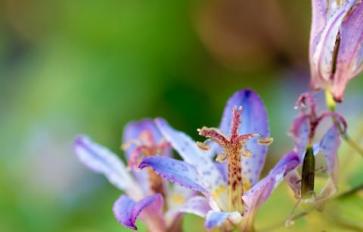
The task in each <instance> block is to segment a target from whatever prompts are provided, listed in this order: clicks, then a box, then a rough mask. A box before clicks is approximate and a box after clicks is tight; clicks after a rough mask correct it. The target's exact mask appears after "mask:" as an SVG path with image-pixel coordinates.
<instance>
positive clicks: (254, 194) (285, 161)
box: [243, 151, 300, 214]
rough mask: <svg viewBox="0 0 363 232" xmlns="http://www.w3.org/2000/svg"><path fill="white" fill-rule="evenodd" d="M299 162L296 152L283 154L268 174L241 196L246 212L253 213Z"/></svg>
mask: <svg viewBox="0 0 363 232" xmlns="http://www.w3.org/2000/svg"><path fill="white" fill-rule="evenodd" d="M299 163H300V159H299V155H298V154H297V153H296V152H293V151H291V152H289V153H287V154H286V155H284V156H283V157H282V158H281V159H280V161H279V162H278V163H277V164H276V165H275V167H274V168H273V169H272V170H271V171H270V172H269V174H268V175H267V176H266V177H265V178H263V179H262V180H260V181H259V182H258V183H257V184H256V185H255V186H253V187H252V188H251V189H250V190H249V191H247V192H246V194H245V195H244V196H243V200H244V202H245V203H246V205H247V211H248V213H252V214H254V213H255V211H256V210H257V208H259V207H260V206H261V205H262V204H263V203H264V202H265V201H266V200H267V199H268V197H269V196H270V194H271V192H272V190H273V189H274V188H276V187H277V185H278V184H279V183H280V182H281V181H282V180H283V178H284V177H285V176H286V175H287V174H288V173H289V172H291V171H292V170H294V169H295V168H296V167H297V166H298V165H299Z"/></svg>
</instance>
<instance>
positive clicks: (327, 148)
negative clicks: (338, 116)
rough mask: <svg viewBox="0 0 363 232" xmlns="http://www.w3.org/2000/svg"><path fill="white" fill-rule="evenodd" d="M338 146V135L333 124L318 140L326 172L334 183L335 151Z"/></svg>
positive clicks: (336, 166)
mask: <svg viewBox="0 0 363 232" xmlns="http://www.w3.org/2000/svg"><path fill="white" fill-rule="evenodd" d="M339 146H340V135H339V131H338V129H337V128H336V127H335V126H333V127H331V128H330V129H329V130H328V131H327V132H326V133H325V135H324V137H323V138H322V139H321V141H320V152H321V153H322V154H323V155H324V157H325V160H326V163H327V168H328V173H329V175H330V176H331V177H332V179H333V181H334V183H337V171H338V170H337V168H338V164H337V152H338V148H339Z"/></svg>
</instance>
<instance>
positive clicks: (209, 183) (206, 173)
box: [155, 118, 225, 191]
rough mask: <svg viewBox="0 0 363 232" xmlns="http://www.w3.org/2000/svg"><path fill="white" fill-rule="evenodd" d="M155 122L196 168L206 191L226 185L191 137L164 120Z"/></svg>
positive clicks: (185, 159)
mask: <svg viewBox="0 0 363 232" xmlns="http://www.w3.org/2000/svg"><path fill="white" fill-rule="evenodd" d="M155 122H156V125H157V126H158V128H159V130H160V131H161V133H162V134H163V136H164V137H165V139H166V140H167V141H168V142H169V143H170V144H171V145H172V147H173V148H174V149H175V150H176V151H177V152H178V153H179V155H180V156H181V157H182V158H183V160H184V161H185V162H186V163H188V164H189V165H192V166H193V167H194V168H195V170H196V171H197V173H198V174H199V178H200V180H201V181H202V183H203V185H202V186H204V188H205V189H207V190H208V191H212V190H213V189H214V188H216V187H218V186H220V185H224V184H225V182H224V179H223V177H222V176H221V174H220V172H219V170H218V168H217V167H216V166H215V165H214V162H213V161H212V160H211V159H210V158H209V156H208V155H207V153H206V152H204V151H202V150H201V149H200V148H199V147H198V146H197V145H196V143H195V142H194V141H193V140H192V139H191V138H190V137H189V136H187V135H186V134H184V133H182V132H180V131H177V130H175V129H173V128H172V127H170V126H169V124H168V123H167V122H166V121H165V120H163V119H160V118H159V119H156V120H155Z"/></svg>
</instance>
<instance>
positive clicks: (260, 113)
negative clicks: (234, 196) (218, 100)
mask: <svg viewBox="0 0 363 232" xmlns="http://www.w3.org/2000/svg"><path fill="white" fill-rule="evenodd" d="M234 106H237V107H238V106H242V115H241V125H240V128H239V133H240V134H249V133H258V134H260V135H261V136H263V137H269V136H270V129H269V124H268V116H267V112H266V109H265V106H264V104H263V102H262V100H261V98H260V97H259V96H258V95H257V94H256V93H255V92H254V91H252V90H249V89H244V90H240V91H238V92H236V93H235V94H233V95H232V97H230V98H229V100H228V102H227V105H226V107H225V109H224V113H223V118H222V121H221V124H220V130H221V131H222V132H223V133H224V134H226V135H229V134H230V129H231V120H232V109H233V107H234ZM257 140H258V138H254V139H251V140H249V141H248V142H247V149H248V150H249V151H251V152H252V156H251V157H242V161H241V162H242V170H243V172H244V173H243V176H244V177H246V178H248V179H249V180H250V181H251V183H252V184H255V183H256V182H257V181H258V179H259V176H260V173H261V171H262V168H263V166H264V163H265V159H266V154H267V150H268V148H267V146H264V145H260V144H258V141H257Z"/></svg>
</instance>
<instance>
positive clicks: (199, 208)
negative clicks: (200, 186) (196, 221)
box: [178, 196, 211, 217]
mask: <svg viewBox="0 0 363 232" xmlns="http://www.w3.org/2000/svg"><path fill="white" fill-rule="evenodd" d="M209 210H211V208H210V206H209V202H208V200H207V199H206V198H205V197H203V196H194V197H191V198H190V199H189V200H187V202H185V203H184V205H183V206H182V207H181V208H179V209H178V211H179V212H182V213H191V214H194V215H197V216H199V217H205V216H206V215H207V213H208V211H209Z"/></svg>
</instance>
